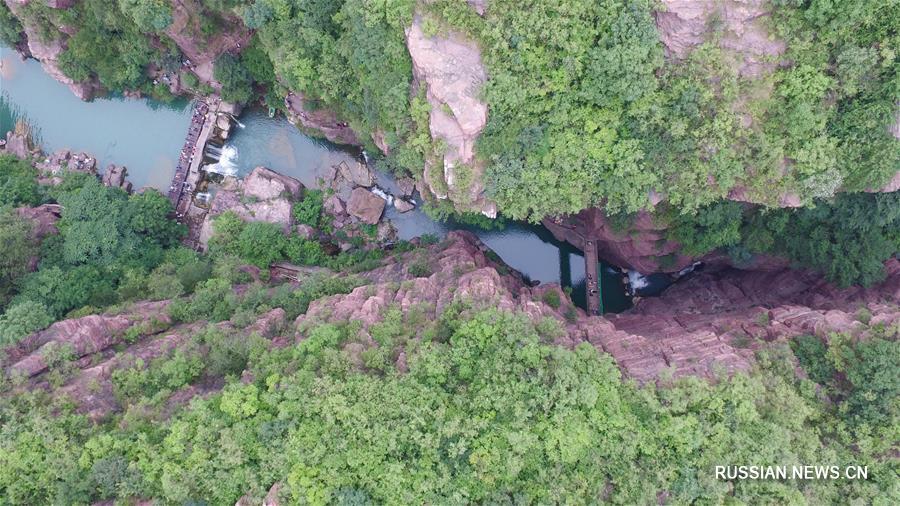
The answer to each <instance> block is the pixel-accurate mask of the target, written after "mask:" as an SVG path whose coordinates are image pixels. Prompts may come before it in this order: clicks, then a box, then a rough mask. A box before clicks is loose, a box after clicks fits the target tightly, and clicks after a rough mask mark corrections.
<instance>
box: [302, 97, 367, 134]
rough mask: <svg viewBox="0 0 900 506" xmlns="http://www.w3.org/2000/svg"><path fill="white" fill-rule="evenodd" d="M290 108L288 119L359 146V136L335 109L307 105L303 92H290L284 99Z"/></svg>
mask: <svg viewBox="0 0 900 506" xmlns="http://www.w3.org/2000/svg"><path fill="white" fill-rule="evenodd" d="M284 105H285V106H286V107H287V109H288V120H290V122H291V123H294V124H295V125H300V126H301V127H303V128H306V129H309V130H315V131H317V132H320V133H321V134H322V135H324V136H325V138H326V139H328V140H329V141H331V142H335V143H337V144H349V145H352V146H359V145H360V144H361V143H360V142H359V138H358V137H357V135H356V132H354V131H353V130H352V129H351V128H350V125H348V124H347V122H345V121H342V120H341V119H340V118H339V117H338V116H337V114H335V112H334V111H331V110H329V109H314V108H313V107H310V106H309V105H307V103H306V100H305V99H304V97H303V94H301V93H290V94H288V96H287V97H285V99H284Z"/></svg>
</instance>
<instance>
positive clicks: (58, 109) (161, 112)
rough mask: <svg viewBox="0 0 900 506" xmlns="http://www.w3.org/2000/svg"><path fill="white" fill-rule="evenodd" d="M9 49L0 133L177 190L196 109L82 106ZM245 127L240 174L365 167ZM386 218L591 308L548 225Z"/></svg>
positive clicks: (119, 103)
mask: <svg viewBox="0 0 900 506" xmlns="http://www.w3.org/2000/svg"><path fill="white" fill-rule="evenodd" d="M0 50H2V52H0V57H2V61H3V67H2V80H0V96H2V100H0V134H2V133H5V132H6V131H7V130H9V129H11V128H12V126H13V125H14V124H15V120H16V118H18V117H22V118H24V119H26V120H27V121H28V122H29V124H31V125H32V126H33V128H34V130H35V132H36V133H37V135H38V140H39V141H40V142H41V143H42V145H43V148H44V150H45V151H56V150H58V149H62V148H69V149H73V150H77V151H86V152H89V153H92V154H94V155H95V156H97V157H98V158H99V160H100V162H101V164H102V167H105V166H106V164H109V163H116V164H119V165H125V166H126V167H128V173H129V179H130V180H131V181H132V183H133V184H134V185H135V187H137V188H140V187H143V186H152V187H156V188H159V189H162V190H167V189H168V187H169V184H170V181H171V178H172V174H173V172H174V167H175V162H176V158H177V155H178V153H179V151H180V150H181V147H182V143H183V142H184V135H185V133H186V129H187V127H188V124H189V122H190V108H189V107H188V105H189V104H187V103H186V102H185V103H181V104H177V105H174V106H171V105H162V104H159V103H154V102H152V101H148V100H136V99H124V98H115V97H114V98H101V99H96V100H94V101H92V102H82V101H81V100H79V99H78V98H77V97H75V96H74V95H73V94H72V93H71V91H69V89H68V88H67V87H65V86H63V85H62V84H60V83H58V82H56V81H55V80H53V79H52V78H51V77H50V76H48V75H47V74H45V73H44V72H43V70H42V69H41V66H40V64H38V62H36V61H34V60H28V61H25V62H23V61H21V60H20V59H19V57H18V56H17V55H16V54H15V53H13V52H12V51H11V50H8V49H6V48H2V49H0ZM239 119H240V125H238V126H237V128H235V129H234V130H233V134H232V137H231V139H229V141H228V144H227V145H228V146H231V147H232V148H234V153H235V156H234V158H233V159H232V162H233V163H234V165H235V169H236V171H237V173H238V175H244V174H247V173H249V172H250V171H251V170H253V168H255V167H257V166H266V167H268V168H270V169H272V170H274V171H276V172H279V173H282V174H286V175H289V176H291V177H295V178H297V179H299V180H300V181H302V182H303V183H304V184H305V185H307V186H310V187H315V186H317V182H316V180H317V178H318V177H321V176H322V175H323V174H324V171H325V170H326V169H328V168H329V167H330V166H332V165H335V164H337V163H339V162H341V161H347V162H348V163H356V161H357V160H358V159H359V157H360V156H362V155H361V153H359V152H357V151H355V150H350V149H345V148H341V147H339V146H335V145H333V144H330V143H328V142H325V141H321V140H317V139H312V138H310V137H308V136H306V135H304V134H303V133H301V132H300V131H299V130H298V129H297V128H295V127H294V126H293V125H291V124H290V123H288V122H287V121H286V120H284V118H283V117H276V118H269V117H268V115H267V114H265V112H263V111H261V110H258V109H252V108H251V109H249V110H248V111H247V112H245V113H244V114H243V115H242V116H241V117H240V118H239ZM377 184H378V185H379V186H381V187H383V188H386V189H388V190H393V189H395V188H396V184H395V183H394V181H393V180H392V178H391V177H390V176H389V175H387V174H383V173H379V174H378V181H377ZM386 216H387V218H388V219H390V220H392V221H393V222H394V225H395V226H396V227H397V230H398V232H399V235H400V237H401V238H402V239H411V238H413V237H417V236H421V235H423V234H433V235H436V236H439V237H440V236H443V235H445V234H446V233H447V232H448V231H450V230H454V229H466V230H470V231H472V232H474V233H475V234H476V235H478V237H480V238H481V240H482V241H484V243H485V244H487V245H488V247H490V248H491V249H492V250H494V251H495V252H496V253H497V254H498V255H499V256H500V258H502V259H503V261H504V262H506V263H507V264H509V265H510V266H511V267H512V268H514V269H516V270H518V271H519V272H521V273H523V274H524V275H525V276H527V277H528V278H530V279H532V280H535V281H541V282H545V283H546V282H555V283H560V284H562V285H563V286H566V287H571V289H572V291H573V298H574V300H575V301H576V302H577V303H578V304H579V305H582V306H583V304H584V291H585V288H584V286H585V284H584V276H585V273H584V257H583V256H582V255H581V252H580V251H578V250H576V249H575V248H573V247H572V246H570V245H569V244H567V243H562V242H559V241H557V240H555V239H554V238H553V236H552V235H551V234H550V233H549V232H548V231H547V230H546V229H544V228H543V227H541V226H537V225H530V224H523V223H509V224H508V225H507V226H506V227H505V228H504V229H503V230H489V231H485V230H481V229H478V228H474V227H470V226H466V225H460V224H457V223H453V222H448V223H442V222H436V221H434V220H432V219H431V218H429V217H428V216H427V215H426V214H425V213H424V212H422V211H421V210H420V209H418V208H417V209H415V210H413V211H410V212H408V213H399V212H397V210H396V209H394V208H393V207H388V208H387V211H386ZM599 271H600V273H601V281H602V292H603V305H604V309H605V310H606V311H607V312H618V311H622V310H624V309H627V308H628V307H630V305H631V300H630V298H629V297H627V295H626V293H625V290H624V286H623V284H622V276H621V275H620V274H618V272H613V271H612V268H611V266H609V265H606V264H601V265H600V269H599Z"/></svg>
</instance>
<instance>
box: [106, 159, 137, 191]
mask: <svg viewBox="0 0 900 506" xmlns="http://www.w3.org/2000/svg"><path fill="white" fill-rule="evenodd" d="M127 176H128V169H126V168H125V167H124V166H120V165H114V164H109V166H108V167H106V171H105V172H104V173H103V179H102V181H103V184H104V186H109V187H110V188H121V189H123V190H125V191H126V192H128V193H131V183H129V182H128V180H127V179H126V177H127Z"/></svg>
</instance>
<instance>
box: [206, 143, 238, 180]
mask: <svg viewBox="0 0 900 506" xmlns="http://www.w3.org/2000/svg"><path fill="white" fill-rule="evenodd" d="M220 153H221V154H220V156H219V157H218V161H217V162H216V163H214V164H212V165H207V166H206V171H207V172H212V173H214V174H221V175H223V176H236V175H237V171H238V167H237V159H238V150H237V148H236V147H234V146H232V145H230V144H226V145H224V146H223V147H222V149H221V150H220Z"/></svg>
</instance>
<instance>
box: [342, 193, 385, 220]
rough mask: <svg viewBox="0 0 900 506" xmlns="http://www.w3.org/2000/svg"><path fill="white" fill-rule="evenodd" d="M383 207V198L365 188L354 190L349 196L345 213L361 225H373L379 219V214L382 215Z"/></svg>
mask: <svg viewBox="0 0 900 506" xmlns="http://www.w3.org/2000/svg"><path fill="white" fill-rule="evenodd" d="M384 205H385V201H384V199H383V198H381V197H379V196H378V195H375V194H374V193H372V192H370V191H369V190H366V189H365V188H356V189H354V190H353V193H351V194H350V202H348V203H347V212H349V213H350V214H351V215H352V216H355V217H356V218H359V219H360V221H362V222H363V223H368V224H370V225H375V224H376V223H378V220H380V219H381V214H382V213H384Z"/></svg>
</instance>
